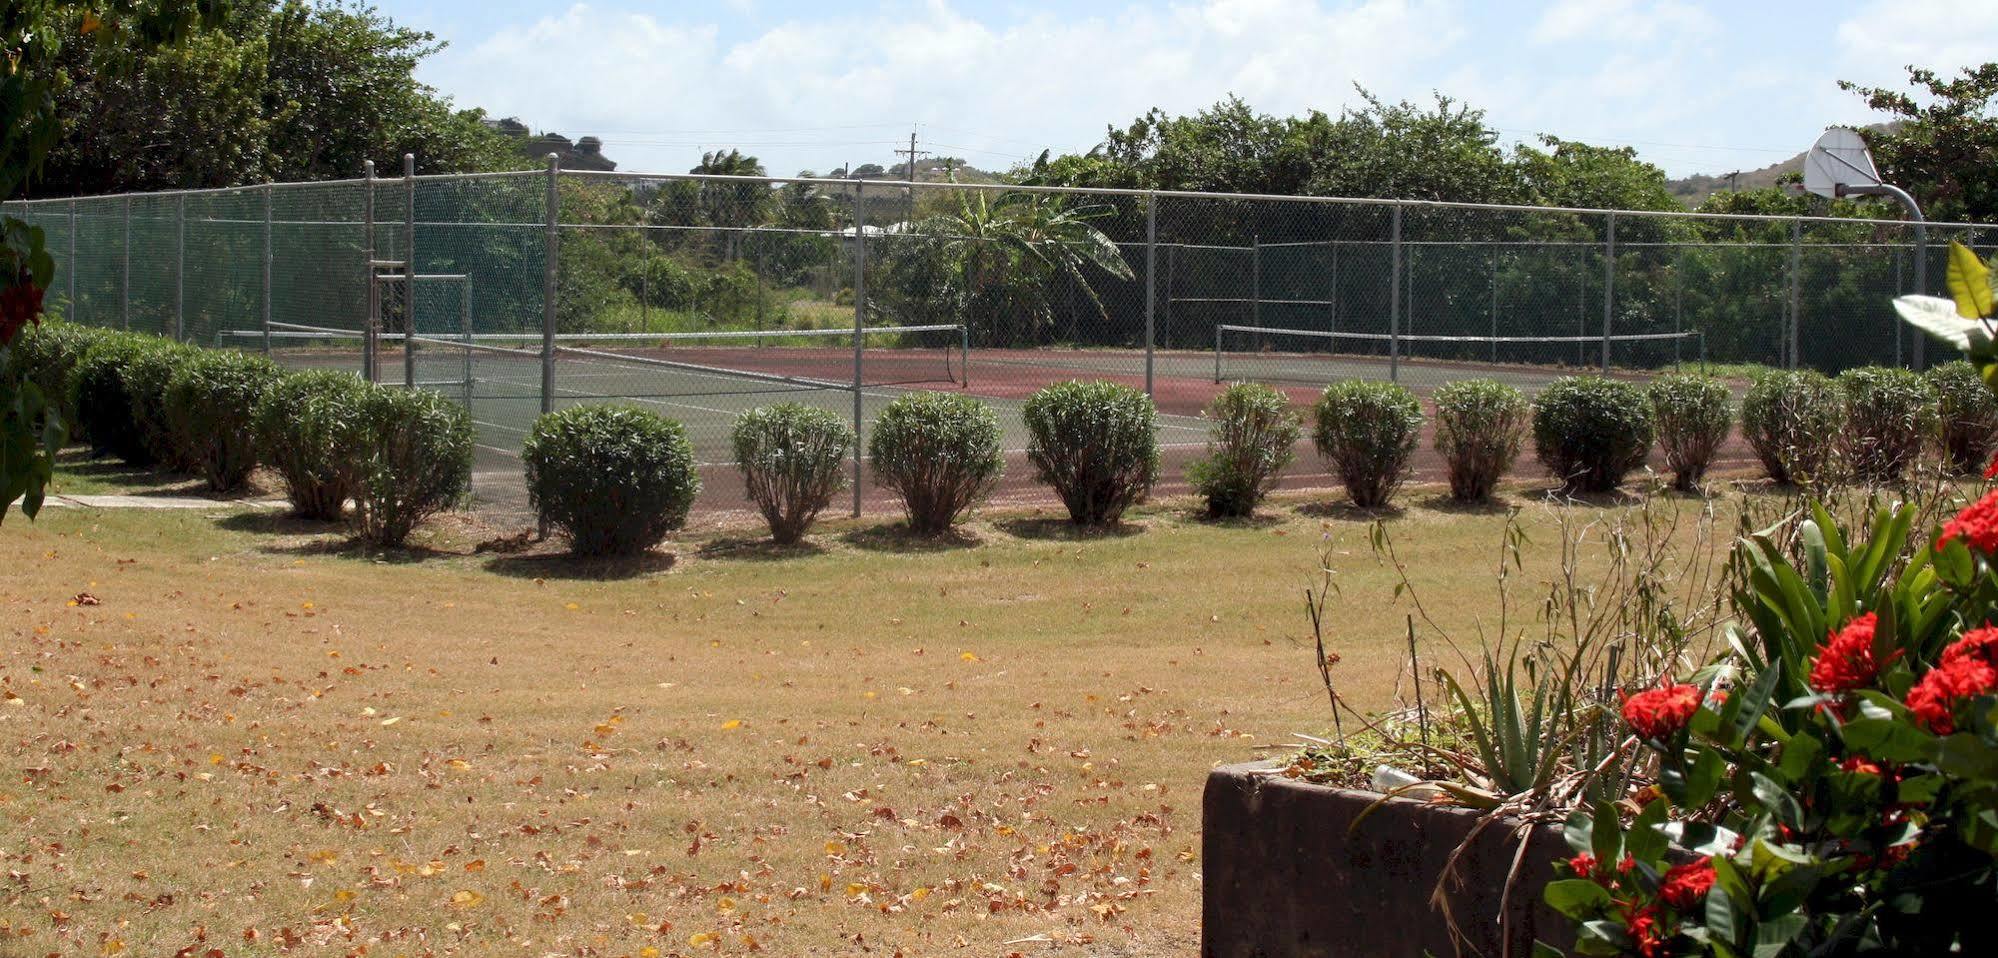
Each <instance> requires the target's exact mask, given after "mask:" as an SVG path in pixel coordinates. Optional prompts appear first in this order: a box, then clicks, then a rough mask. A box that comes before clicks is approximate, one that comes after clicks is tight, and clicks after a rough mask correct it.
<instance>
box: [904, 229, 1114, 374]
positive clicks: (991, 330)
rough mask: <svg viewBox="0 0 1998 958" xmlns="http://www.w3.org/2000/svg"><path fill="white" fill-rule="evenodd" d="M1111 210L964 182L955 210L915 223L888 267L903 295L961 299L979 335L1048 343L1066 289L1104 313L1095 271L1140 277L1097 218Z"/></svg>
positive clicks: (994, 340) (959, 307) (958, 303)
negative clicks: (1059, 299) (969, 186)
mask: <svg viewBox="0 0 1998 958" xmlns="http://www.w3.org/2000/svg"><path fill="white" fill-rule="evenodd" d="M1114 212H1115V211H1114V210H1112V209H1111V208H1110V207H1109V206H1107V205H1087V206H1073V207H1072V206H1070V205H1069V204H1068V201H1067V199H1066V198H1064V197H1060V196H1054V195H1050V194H1045V193H1034V192H1025V191H1011V192H1005V193H1000V194H998V195H997V196H993V195H992V194H991V193H990V192H989V191H985V190H966V191H963V192H961V193H959V195H958V197H957V208H956V209H955V210H952V211H949V212H946V213H940V214H936V215H933V216H930V217H927V218H924V219H922V220H919V221H917V222H916V223H915V224H914V225H913V227H912V229H911V233H912V234H913V239H912V240H911V241H909V242H906V243H899V244H897V245H900V246H902V247H903V248H904V250H906V253H907V255H897V252H896V251H894V249H893V247H891V253H890V258H891V260H892V261H893V262H892V264H891V269H890V273H891V276H894V277H895V278H896V279H898V280H900V282H898V283H896V284H895V288H896V289H898V290H899V291H900V292H902V293H903V294H904V295H905V296H908V297H909V298H911V299H913V300H916V301H919V302H925V303H929V304H934V303H938V302H942V303H945V304H947V305H948V306H950V307H954V311H955V312H956V313H957V314H958V315H959V316H960V317H962V321H964V322H965V323H967V324H968V325H970V327H971V329H972V331H973V335H974V336H975V337H977V338H978V339H979V340H980V341H981V342H984V343H986V344H988V345H991V344H1005V345H1025V344H1039V343H1044V342H1046V341H1047V340H1048V338H1049V336H1050V333H1051V331H1052V329H1053V324H1054V309H1055V303H1056V300H1057V295H1058V293H1060V292H1061V291H1062V289H1063V288H1066V289H1069V290H1073V291H1075V292H1079V293H1080V294H1081V295H1082V297H1083V299H1084V300H1085V301H1086V302H1087V303H1088V304H1089V308H1090V309H1091V310H1093V311H1094V313H1095V314H1096V316H1097V317H1098V318H1099V319H1104V320H1107V319H1108V315H1109V314H1108V313H1107V311H1105V310H1104V308H1103V302H1102V299H1101V298H1100V297H1099V296H1098V295H1097V292H1096V289H1095V287H1094V286H1093V285H1092V283H1091V281H1090V270H1091V269H1092V268H1093V269H1096V270H1101V271H1102V272H1105V273H1108V274H1110V275H1111V276H1113V277H1116V278H1117V279H1121V280H1129V279H1131V278H1133V276H1134V275H1135V274H1133V273H1132V271H1131V266H1130V264H1129V263H1127V262H1125V260H1124V254H1123V252H1122V251H1120V250H1119V249H1118V248H1117V244H1115V243H1113V242H1111V241H1110V238H1109V237H1108V236H1105V235H1104V234H1103V232H1102V231H1101V230H1099V229H1097V228H1096V227H1095V226H1094V225H1092V222H1091V221H1093V220H1100V219H1103V218H1105V217H1108V216H1111V215H1112V214H1113V213H1114Z"/></svg>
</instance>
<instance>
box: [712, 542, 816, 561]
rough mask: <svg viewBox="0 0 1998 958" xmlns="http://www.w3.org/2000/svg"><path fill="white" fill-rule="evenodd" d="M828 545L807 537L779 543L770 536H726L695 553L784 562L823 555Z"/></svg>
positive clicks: (728, 557)
mask: <svg viewBox="0 0 1998 958" xmlns="http://www.w3.org/2000/svg"><path fill="white" fill-rule="evenodd" d="M825 551H826V547H825V546H822V545H819V544H818V543H816V542H813V541H811V540H810V539H807V540H805V541H803V542H794V543H791V544H790V545H778V544H777V543H775V542H773V541H771V540H770V537H768V536H757V537H751V536H724V537H722V538H719V539H711V540H709V541H707V542H705V543H702V544H701V548H700V549H699V551H697V552H696V553H695V554H696V555H698V556H700V557H701V558H703V559H724V560H730V559H732V560H738V561H749V562H782V561H784V560H785V559H803V558H807V557H810V556H815V555H822V554H824V553H825Z"/></svg>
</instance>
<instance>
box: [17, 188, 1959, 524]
mask: <svg viewBox="0 0 1998 958" xmlns="http://www.w3.org/2000/svg"><path fill="white" fill-rule="evenodd" d="M551 160H552V158H551ZM412 170H413V164H412V163H411V162H409V161H407V160H405V162H404V164H403V170H402V175H401V176H399V177H393V178H384V177H377V176H375V175H374V170H373V168H372V165H370V167H369V169H368V170H367V171H366V175H365V176H363V177H361V178H358V179H353V180H342V181H332V182H316V183H287V184H265V185H260V186H249V187H234V188H228V189H218V190H193V191H185V192H175V193H153V194H133V195H125V196H103V197H79V198H75V199H58V200H33V201H18V202H13V203H9V204H6V208H7V210H8V212H10V213H12V214H14V215H18V216H21V217H23V218H24V219H26V220H28V221H29V222H30V223H32V224H34V225H37V226H40V227H41V228H42V229H43V230H44V231H45V232H46V237H47V242H48V246H49V248H50V249H51V250H52V251H54V252H55V254H56V258H57V263H58V273H57V276H56V278H55V281H54V283H53V284H52V286H51V289H50V291H49V299H50V302H51V304H52V306H53V307H54V308H55V309H57V310H58V311H60V312H61V313H63V314H65V315H66V316H67V317H68V318H70V319H72V320H74V321H77V322H83V323H89V324H93V325H100V326H108V327H115V328H121V329H132V330H142V331H148V332H153V333H158V334H160V335H164V336H171V337H173V338H176V339H181V340H188V341H195V342H200V343H204V344H210V345H219V346H229V347H236V348H248V349H256V350H261V351H264V352H267V353H269V354H270V355H272V356H274V357H276V358H278V359H279V360H281V361H283V362H285V363H287V364H289V365H294V366H312V367H318V368H341V369H350V370H352V371H354V372H356V373H358V374H361V375H364V376H367V377H369V378H371V379H375V380H377V381H388V382H395V383H406V384H410V385H413V386H423V387H428V388H436V389H439V390H440V391H442V392H444V393H445V394H446V395H450V396H453V397H456V398H458V399H459V400H460V401H462V402H464V403H465V404H466V405H467V407H468V408H469V409H470V411H471V413H472V417H473V419H474V421H475V422H476V423H477V424H478V429H479V432H480V442H481V445H482V446H484V447H486V448H487V450H488V451H489V452H491V453H492V454H494V455H499V456H505V455H508V454H512V453H514V452H515V451H517V449H518V446H519V442H520V439H521V437H522V436H524V435H525V433H526V431H527V429H528V428H529V426H530V425H531V423H532V421H533V419H534V418H535V417H536V416H538V415H539V414H541V413H543V412H546V411H548V410H551V409H554V408H558V407H561V406H565V405H569V404H572V403H577V402H588V401H596V400H604V399H618V400H624V401H628V402H634V403H638V404H640V405H643V406H646V407H648V408H652V409H654V410H656V411H658V412H661V413H662V414H664V415H667V416H669V417H671V418H674V419H678V420H680V421H682V422H683V423H685V424H686V425H687V427H688V431H689V433H690V436H691V437H692V438H693V439H694V441H695V444H696V448H697V452H698V453H699V454H700V455H701V457H702V459H703V460H704V461H706V462H712V463H725V462H727V461H728V459H729V455H730V454H729V449H728V442H727V434H728V431H729V428H730V426H731V424H732V421H733V419H734V417H735V416H736V415H738V414H739V413H741V412H742V411H745V410H747V409H750V408H754V407H755V406H757V405H762V404H766V403H769V402H775V401H795V402H803V403H808V404H813V405H819V406H823V407H826V408H830V409H835V410H838V411H840V412H842V413H843V414H846V415H849V416H850V417H851V419H852V422H853V425H854V428H855V430H856V432H857V433H858V434H859V435H861V436H862V439H863V442H862V445H861V447H860V448H863V449H864V448H865V445H864V443H865V437H866V435H867V429H868V424H869V421H870V419H871V414H872V413H873V411H874V410H876V409H877V408H878V406H879V405H880V404H881V403H883V402H886V401H888V400H890V399H892V398H893V397H894V396H896V395H899V394H901V393H903V392H906V391H907V390H909V389H917V388H943V389H968V390H971V391H973V392H975V393H977V394H979V395H981V396H983V397H985V398H986V399H987V400H988V401H989V402H991V403H993V404H994V405H995V406H996V407H998V409H999V411H1000V414H1001V418H1002V421H1003V422H1005V423H1006V426H1007V428H1008V445H1009V448H1012V449H1014V450H1015V451H1017V450H1018V449H1019V448H1021V447H1023V446H1024V438H1023V437H1022V433H1021V428H1020V425H1019V421H1018V408H1017V407H1018V405H1019V403H1020V402H1021V400H1022V399H1023V398H1024V397H1025V396H1026V395H1027V394H1028V393H1030V392H1032V391H1033V389H1035V388H1038V387H1040V386H1044V385H1047V384H1049V383H1052V382H1058V381H1062V380H1065V379H1071V378H1107V379H1112V380H1117V381H1121V382H1126V383H1129V384H1130V385H1132V386H1135V387H1139V388H1142V389H1144V390H1146V391H1147V392H1149V393H1150V394H1152V395H1153V397H1154V398H1155V400H1156V401H1157V402H1158V404H1159V407H1160V410H1161V412H1162V414H1163V415H1164V421H1165V429H1164V439H1165V441H1166V442H1168V443H1169V444H1178V445H1183V446H1197V445H1198V444H1199V443H1200V441H1201V437H1202V436H1203V435H1204V426H1203V424H1202V423H1201V422H1200V421H1199V420H1198V419H1197V413H1198V410H1199V408H1200V407H1201V405H1203V404H1204V403H1205V402H1206V401H1207V400H1208V399H1210V398H1211V397H1212V396H1213V394H1214V392H1215V388H1216V385H1215V384H1216V381H1217V380H1221V379H1254V380H1265V381H1270V382H1274V383H1288V384H1291V385H1293V386H1297V385H1303V386H1316V385H1323V383H1324V382H1325V381H1328V380H1329V379H1331V378H1347V377H1364V378H1381V379H1389V380H1394V381H1398V382H1402V383H1405V384H1407V385H1409V386H1411V387H1412V388H1415V389H1417V390H1418V391H1426V390H1427V389H1430V388H1433V387H1435V386H1437V385H1440V384H1442V383H1444V382H1447V381H1450V380H1452V379H1458V378H1464V377H1467V376H1490V377H1494V378H1499V379H1502V380H1506V381H1510V382H1514V383H1516V384H1518V385H1521V386H1522V387H1524V388H1529V389H1531V388H1537V387H1538V386H1539V385H1542V384H1544V383H1545V382H1547V381H1549V380H1551V379H1552V378H1553V377H1556V376H1559V375H1563V374H1569V373H1573V372H1578V371H1595V372H1607V373H1612V374H1618V375H1645V374H1648V373H1651V372H1654V371H1657V370H1663V369H1671V368H1677V367H1679V366H1681V365H1682V364H1685V363H1689V362H1695V361H1705V362H1708V363H1712V364H1726V365H1727V366H1729V367H1739V366H1767V367H1775V368H1816V369H1821V370H1825V371H1828V372H1835V371H1838V370H1840V369H1844V368H1848V367H1852V366H1859V365H1868V364H1882V365H1904V366H1915V367H1921V366H1923V365H1925V364H1926V363H1927V362H1928V361H1929V360H1930V359H1931V358H1933V357H1929V356H1927V355H1925V353H1924V349H1923V343H1922V342H1921V340H1920V338H1919V337H1918V336H1916V335H1914V334H1912V333H1910V332H1908V331H1905V330H1904V329H1903V328H1902V327H1901V325H1900V324H1899V323H1897V322H1896V320H1895V318H1894V316H1893V314H1892V311H1891V309H1890V307H1889V305H1888V303H1889V300H1890V299H1891V298H1892V297H1893V296H1895V295H1898V294H1901V293H1907V292H1915V291H1921V292H1931V293H1933V292H1936V290H1935V289H1933V288H1930V289H1922V290H1917V288H1916V285H1915V284H1916V277H1917V276H1918V275H1920V274H1923V273H1926V275H1927V277H1929V278H1931V279H1932V280H1934V279H1935V278H1939V277H1941V276H1943V275H1944V263H1945V259H1944V256H1945V247H1946V245H1947V243H1948V242H1949V241H1950V240H1953V239H1954V240H1960V241H1962V242H1965V243H1966V244H1969V245H1971V246H1972V247H1973V248H1976V249H1979V250H1982V251H1987V252H1988V251H1989V250H1990V249H1991V248H1992V247H1993V246H1994V244H1998V231H1994V227H1991V226H1985V225H1978V224H1950V223H1933V224H1928V226H1927V230H1926V233H1925V234H1923V233H1918V232H1917V231H1916V228H1915V227H1914V225H1913V224H1911V223H1907V222H1903V221H1898V220H1856V219H1829V218H1813V217H1771V216H1752V215H1715V214H1698V213H1680V212H1660V211H1649V210H1644V211H1639V210H1585V209H1559V208H1541V207H1524V206H1492V205H1472V204H1452V203H1435V202H1418V201H1382V200H1360V199H1348V198H1335V197H1280V196H1253V195H1234V194H1202V193H1181V192H1166V191H1156V192H1155V191H1142V190H1071V189H1060V188H1052V187H1018V186H1005V185H995V184H952V183H905V182H886V181H851V180H839V179H813V178H763V177H726V176H702V175H693V174H671V175H652V174H635V173H621V172H620V173H599V172H574V171H561V170H558V169H556V168H555V166H554V164H553V163H552V162H551V163H550V164H549V166H548V167H547V168H546V169H543V170H537V171H524V172H516V173H495V174H473V175H456V176H415V175H413V173H412ZM1930 285H1931V286H1933V285H1935V284H1934V283H1933V282H1932V283H1931V284H1930ZM953 352H954V353H955V354H956V361H955V362H954V363H953V362H950V361H949V360H948V359H946V361H945V362H944V363H943V367H942V368H943V369H945V370H946V372H945V373H944V374H943V375H938V374H937V372H936V370H937V368H938V366H937V359H938V356H939V354H940V353H941V354H943V355H945V356H948V355H949V354H951V353H953ZM1224 360H1225V362H1224ZM974 362H975V363H976V364H977V366H978V367H979V373H978V375H977V377H975V379H974V378H972V377H970V376H969V372H968V370H969V367H970V365H971V364H973V363H974ZM1298 395H1299V398H1301V399H1302V398H1306V397H1308V394H1307V393H1299V394H1298ZM854 469H855V473H854V477H855V498H854V508H855V509H856V510H858V508H859V506H860V502H861V497H860V490H861V489H862V482H861V480H862V479H864V478H865V474H864V462H863V461H862V459H861V458H860V456H859V453H858V452H856V457H855V462H854Z"/></svg>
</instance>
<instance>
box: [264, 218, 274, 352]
mask: <svg viewBox="0 0 1998 958" xmlns="http://www.w3.org/2000/svg"><path fill="white" fill-rule="evenodd" d="M276 192H277V190H276V188H275V187H273V186H271V185H270V184H268V183H266V184H264V300H263V313H264V355H266V356H269V355H270V354H271V207H272V205H273V202H272V200H273V194H274V193H276Z"/></svg>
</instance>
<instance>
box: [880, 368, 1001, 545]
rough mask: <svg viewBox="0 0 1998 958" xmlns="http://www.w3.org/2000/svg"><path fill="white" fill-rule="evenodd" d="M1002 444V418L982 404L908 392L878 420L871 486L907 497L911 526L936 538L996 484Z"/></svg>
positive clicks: (954, 396) (904, 503)
mask: <svg viewBox="0 0 1998 958" xmlns="http://www.w3.org/2000/svg"><path fill="white" fill-rule="evenodd" d="M999 438H1000V429H999V417H998V416H996V415H994V414H993V412H992V407H991V406H988V405H986V404H985V403H982V402H979V401H978V400H976V399H973V398H971V397H970V396H966V395H962V394H959V393H941V392H912V393H904V394H902V395H900V396H897V397H895V398H894V399H893V400H891V401H890V402H889V403H888V405H887V406H886V407H885V408H883V409H882V410H881V415H880V417H879V418H877V419H875V420H874V429H873V433H872V435H870V436H868V439H867V457H868V459H869V460H871V462H872V465H873V474H874V484H875V485H878V486H883V487H886V488H889V489H893V490H895V492H896V493H897V494H898V495H900V496H901V497H902V507H903V509H904V510H905V511H906V512H907V513H908V516H909V527H910V528H912V529H914V530H915V531H917V532H919V533H922V534H924V535H937V534H939V533H942V532H945V531H947V530H948V529H950V527H951V526H952V525H954V524H956V522H957V521H958V519H959V518H960V517H962V516H963V515H964V513H965V511H966V510H968V509H970V508H971V507H972V505H973V504H975V503H977V502H978V501H979V500H980V499H983V498H985V496H986V494H987V493H989V492H991V491H992V487H993V486H994V485H996V484H997V483H998V482H999V474H1000V472H1001V470H1002V469H1004V467H1005V458H1004V456H1002V455H1001V453H1000V448H999Z"/></svg>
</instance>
